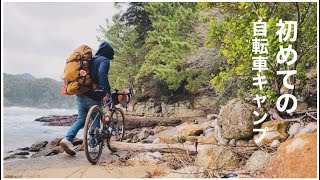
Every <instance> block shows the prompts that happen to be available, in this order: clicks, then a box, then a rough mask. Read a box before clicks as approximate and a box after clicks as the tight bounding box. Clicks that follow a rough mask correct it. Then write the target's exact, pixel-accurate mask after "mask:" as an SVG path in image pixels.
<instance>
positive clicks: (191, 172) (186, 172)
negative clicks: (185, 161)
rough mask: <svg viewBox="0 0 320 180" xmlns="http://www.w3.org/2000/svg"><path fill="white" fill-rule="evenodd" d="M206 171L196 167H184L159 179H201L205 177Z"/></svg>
mask: <svg viewBox="0 0 320 180" xmlns="http://www.w3.org/2000/svg"><path fill="white" fill-rule="evenodd" d="M205 173H206V169H205V168H203V167H198V166H185V167H183V168H181V169H178V170H174V171H170V172H169V173H168V174H167V175H165V176H163V177H161V178H203V177H205Z"/></svg>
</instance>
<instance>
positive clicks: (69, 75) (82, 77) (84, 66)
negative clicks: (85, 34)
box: [61, 45, 94, 95]
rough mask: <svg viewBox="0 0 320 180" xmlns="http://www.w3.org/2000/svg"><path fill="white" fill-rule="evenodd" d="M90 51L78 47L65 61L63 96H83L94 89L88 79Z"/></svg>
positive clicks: (90, 80)
mask: <svg viewBox="0 0 320 180" xmlns="http://www.w3.org/2000/svg"><path fill="white" fill-rule="evenodd" d="M91 60H92V50H91V48H90V47H89V46H87V45H82V46H80V47H78V48H77V49H76V50H74V52H73V53H72V54H71V55H70V57H69V58H68V59H67V60H66V61H67V62H66V66H65V68H64V77H63V80H64V84H63V86H62V88H61V93H62V94H63V95H77V94H83V93H85V92H87V91H90V90H92V89H93V88H94V85H93V84H92V79H91V77H90V64H91Z"/></svg>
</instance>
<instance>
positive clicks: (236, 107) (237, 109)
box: [218, 99, 257, 140]
mask: <svg viewBox="0 0 320 180" xmlns="http://www.w3.org/2000/svg"><path fill="white" fill-rule="evenodd" d="M255 110H256V108H255V106H253V105H251V104H248V103H246V102H244V101H242V100H240V99H233V100H231V101H229V102H228V104H227V105H226V106H224V107H222V108H221V110H220V115H219V116H220V118H219V119H218V124H219V126H220V127H221V132H222V136H223V137H224V138H226V139H236V140H238V139H249V138H252V137H253V135H254V134H253V128H254V126H253V122H254V121H255V120H256V119H257V118H256V117H255V115H254V114H253V112H254V111H255Z"/></svg>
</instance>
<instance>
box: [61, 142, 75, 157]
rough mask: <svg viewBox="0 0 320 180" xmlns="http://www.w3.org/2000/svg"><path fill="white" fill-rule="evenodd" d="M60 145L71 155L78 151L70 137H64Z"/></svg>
mask: <svg viewBox="0 0 320 180" xmlns="http://www.w3.org/2000/svg"><path fill="white" fill-rule="evenodd" d="M59 145H60V146H61V147H62V149H63V150H64V151H65V152H66V153H67V154H70V155H71V156H74V155H76V151H75V150H74V146H73V144H72V143H71V141H69V140H68V139H66V138H63V139H62V140H61V141H60V143H59Z"/></svg>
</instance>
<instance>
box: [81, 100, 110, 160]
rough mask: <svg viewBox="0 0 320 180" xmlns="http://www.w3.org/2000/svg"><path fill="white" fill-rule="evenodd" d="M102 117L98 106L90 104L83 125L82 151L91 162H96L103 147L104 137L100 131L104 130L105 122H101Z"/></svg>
mask: <svg viewBox="0 0 320 180" xmlns="http://www.w3.org/2000/svg"><path fill="white" fill-rule="evenodd" d="M102 118H103V115H102V111H101V109H100V108H99V106H98V105H95V106H92V107H91V108H90V110H89V112H88V114H87V118H86V122H85V125H84V138H83V142H84V151H85V154H86V158H87V160H88V161H89V162H90V163H91V164H96V163H97V162H98V160H99V158H100V156H101V153H102V149H103V144H104V137H103V135H102V133H103V132H104V130H105V124H104V123H103V122H102Z"/></svg>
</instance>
